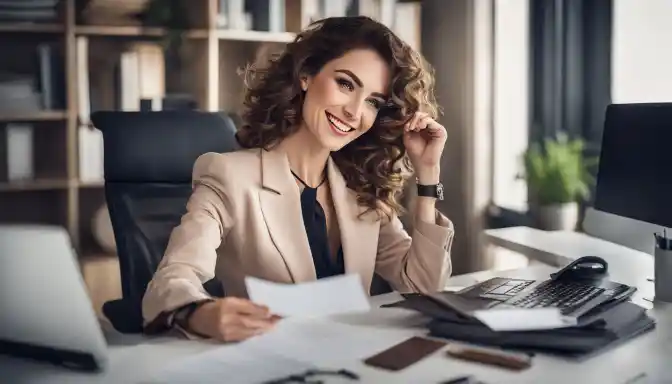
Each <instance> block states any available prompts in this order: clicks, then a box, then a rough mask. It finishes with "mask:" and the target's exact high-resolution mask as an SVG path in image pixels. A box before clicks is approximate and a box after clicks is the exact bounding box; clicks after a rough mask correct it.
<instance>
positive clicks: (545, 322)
mask: <svg viewBox="0 0 672 384" xmlns="http://www.w3.org/2000/svg"><path fill="white" fill-rule="evenodd" d="M472 316H473V317H475V318H477V319H478V320H480V321H481V322H482V323H483V324H485V325H486V326H487V327H488V328H490V329H492V330H493V331H533V330H543V329H555V328H565V327H571V326H574V325H576V319H575V318H572V317H568V316H564V315H563V314H562V313H561V312H560V310H559V309H558V308H529V309H524V308H501V309H498V308H497V307H495V308H492V309H479V310H476V311H474V312H473V314H472Z"/></svg>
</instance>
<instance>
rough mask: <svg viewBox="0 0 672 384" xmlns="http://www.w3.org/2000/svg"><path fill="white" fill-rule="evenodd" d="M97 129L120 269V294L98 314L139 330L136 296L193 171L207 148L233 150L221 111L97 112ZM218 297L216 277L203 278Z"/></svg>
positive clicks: (182, 207) (177, 215)
mask: <svg viewBox="0 0 672 384" xmlns="http://www.w3.org/2000/svg"><path fill="white" fill-rule="evenodd" d="M91 121H92V123H93V125H94V126H95V127H96V128H97V129H99V130H100V131H101V132H102V133H103V140H104V169H105V199H106V202H107V206H108V209H109V212H110V219H111V221H112V228H113V231H114V237H115V241H116V245H117V253H118V257H119V266H120V271H121V286H122V298H121V299H118V300H112V301H108V302H106V303H105V304H104V305H103V313H104V314H105V316H107V318H108V319H109V320H110V322H111V323H112V325H113V327H114V328H115V329H117V330H118V331H120V332H123V333H139V332H142V329H143V327H142V324H143V320H142V305H141V303H142V297H143V295H144V294H145V290H146V288H147V284H148V283H149V281H150V280H151V278H152V276H153V274H154V272H155V271H156V269H157V267H158V265H159V262H160V261H161V258H162V257H163V253H164V251H165V249H166V246H167V243H168V239H169V237H170V234H171V232H172V230H173V228H174V227H175V226H176V225H177V224H179V222H180V219H181V217H182V215H183V214H184V213H185V212H186V203H187V200H188V199H189V196H190V194H191V191H192V185H191V180H192V170H193V165H194V162H195V161H196V159H197V158H198V156H200V155H201V154H203V153H205V152H227V151H231V150H234V149H236V148H237V142H236V140H235V130H236V128H235V126H234V123H233V121H232V120H231V119H230V118H229V117H228V116H225V115H221V114H216V113H206V112H197V111H164V112H107V111H104V112H96V113H94V114H92V116H91ZM204 286H205V289H206V290H207V291H208V292H209V293H210V294H212V295H214V296H222V295H223V292H222V287H221V284H220V283H219V282H218V281H214V280H211V281H209V282H207V283H206V284H204Z"/></svg>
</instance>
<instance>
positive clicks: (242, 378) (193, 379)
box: [147, 344, 315, 384]
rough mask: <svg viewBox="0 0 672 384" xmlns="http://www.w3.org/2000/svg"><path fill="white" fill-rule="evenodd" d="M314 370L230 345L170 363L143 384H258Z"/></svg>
mask: <svg viewBox="0 0 672 384" xmlns="http://www.w3.org/2000/svg"><path fill="white" fill-rule="evenodd" d="M285 347H286V346H285ZM314 368H315V367H314V366H313V365H311V364H309V363H305V362H300V361H297V360H294V359H288V358H284V357H282V356H281V355H278V354H276V353H264V352H263V351H258V350H255V349H251V348H246V347H244V346H243V345H242V344H233V345H230V346H222V347H220V348H216V349H213V350H210V351H208V352H203V353H199V354H197V355H194V356H191V357H188V358H186V359H184V360H182V361H180V362H177V363H171V365H170V367H169V368H167V369H165V370H163V371H162V372H160V373H159V374H158V375H157V376H156V377H154V378H153V379H152V380H149V381H147V383H165V384H182V383H184V384H191V383H203V384H209V383H213V384H222V383H227V384H228V383H230V384H258V383H263V382H266V381H271V380H279V379H282V378H285V377H287V376H289V375H300V374H302V373H304V372H306V371H307V370H309V369H314Z"/></svg>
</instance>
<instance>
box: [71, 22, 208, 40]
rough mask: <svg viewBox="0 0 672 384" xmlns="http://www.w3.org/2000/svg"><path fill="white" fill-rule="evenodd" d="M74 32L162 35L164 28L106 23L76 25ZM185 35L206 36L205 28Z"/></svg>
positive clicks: (192, 36) (81, 34)
mask: <svg viewBox="0 0 672 384" xmlns="http://www.w3.org/2000/svg"><path fill="white" fill-rule="evenodd" d="M75 34H77V35H80V36H127V37H134V36H138V37H143V36H144V37H163V36H166V30H165V29H164V28H158V27H144V26H106V25H78V26H77V27H75ZM185 36H186V37H188V38H193V39H204V38H207V37H208V31H206V30H204V29H203V30H192V31H187V32H186V33H185Z"/></svg>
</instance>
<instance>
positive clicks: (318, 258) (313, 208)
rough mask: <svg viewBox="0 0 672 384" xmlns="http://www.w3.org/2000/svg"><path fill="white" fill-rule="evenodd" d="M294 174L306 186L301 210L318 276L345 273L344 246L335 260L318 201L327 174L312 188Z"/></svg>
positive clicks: (324, 217) (340, 248)
mask: <svg viewBox="0 0 672 384" xmlns="http://www.w3.org/2000/svg"><path fill="white" fill-rule="evenodd" d="M292 174H293V175H294V177H296V179H297V180H299V181H300V182H301V184H303V186H304V189H303V192H301V212H302V214H303V224H304V226H305V227H306V235H307V236H308V244H309V245H310V252H311V253H312V255H313V263H314V264H315V272H316V273H317V278H318V279H322V278H324V277H329V276H335V275H341V274H344V273H345V263H344V261H343V247H339V248H338V254H337V255H336V261H335V262H334V259H333V258H332V257H331V249H330V247H329V236H328V235H327V219H326V215H325V214H324V209H322V206H321V205H320V203H319V202H318V201H317V189H318V188H319V187H320V186H321V185H322V184H324V182H325V181H326V179H327V178H326V176H325V178H324V179H322V181H321V182H320V184H319V185H318V186H317V187H315V188H312V187H310V186H308V184H306V183H305V182H304V181H303V180H301V178H300V177H299V176H297V175H296V173H294V172H292Z"/></svg>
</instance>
